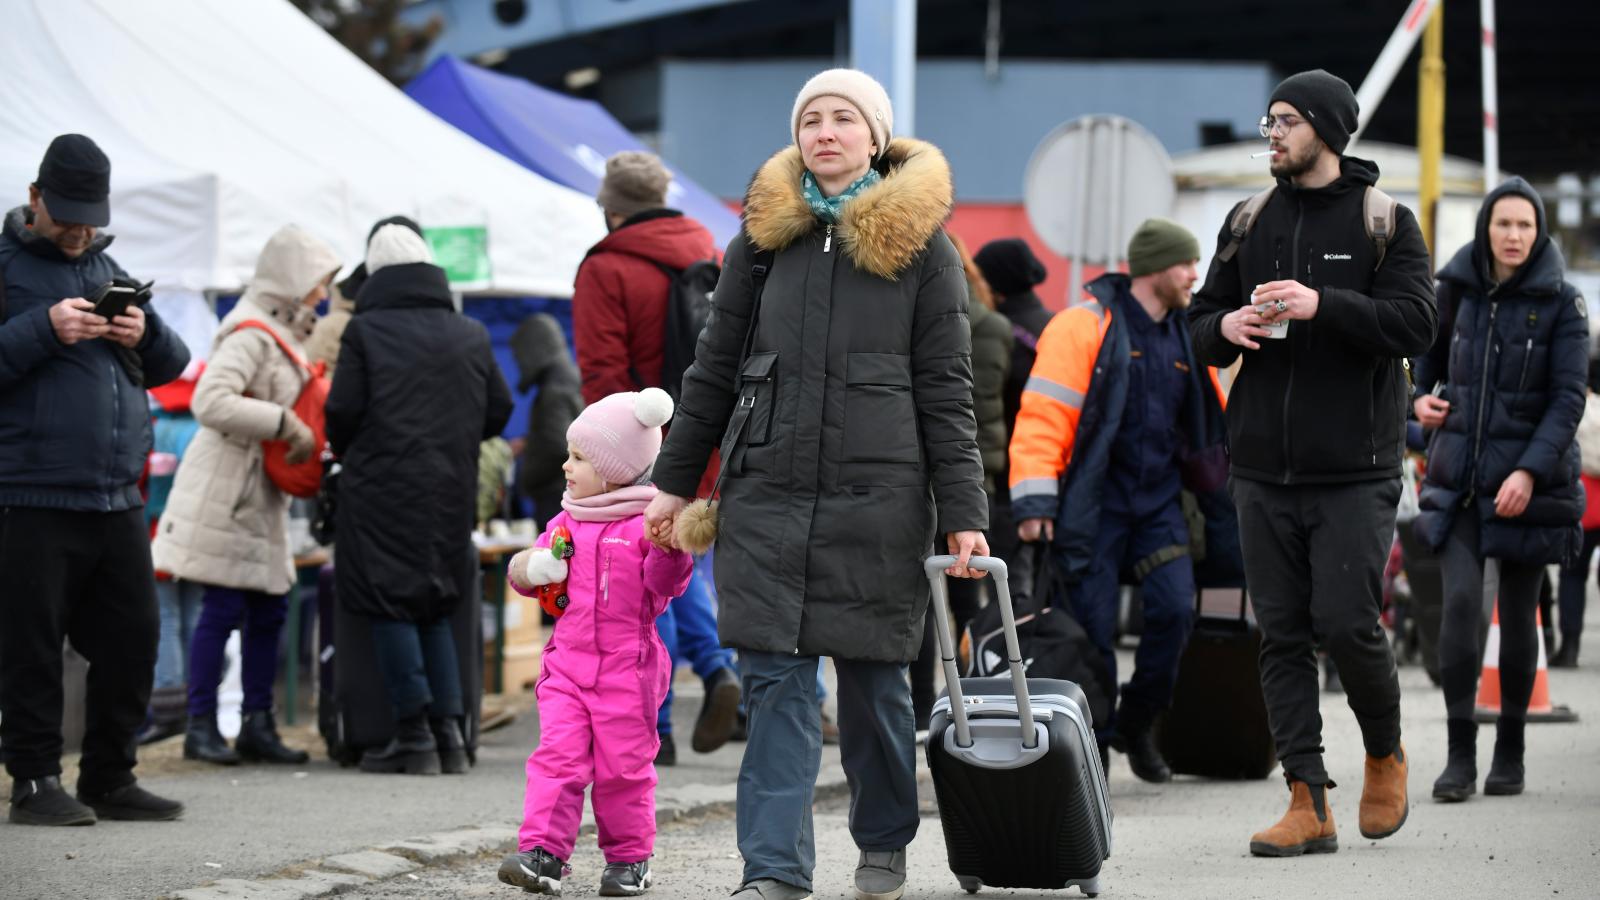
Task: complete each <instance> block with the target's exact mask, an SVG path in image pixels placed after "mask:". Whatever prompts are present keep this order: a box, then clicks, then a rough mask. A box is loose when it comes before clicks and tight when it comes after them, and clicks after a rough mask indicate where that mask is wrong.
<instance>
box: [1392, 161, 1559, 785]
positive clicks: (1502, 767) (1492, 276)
mask: <svg viewBox="0 0 1600 900" xmlns="http://www.w3.org/2000/svg"><path fill="white" fill-rule="evenodd" d="M1564 269H1565V264H1564V261H1563V260H1562V257H1561V250H1560V248H1558V247H1557V246H1556V245H1555V244H1553V243H1551V241H1550V234H1549V230H1548V227H1547V226H1546V223H1545V215H1544V204H1543V203H1542V202H1540V200H1539V195H1538V194H1537V193H1535V192H1534V190H1533V188H1531V187H1530V186H1529V185H1528V183H1527V182H1525V181H1523V180H1522V179H1520V178H1512V179H1510V180H1509V181H1507V182H1505V183H1504V184H1502V185H1501V186H1500V187H1498V188H1496V189H1495V190H1494V191H1493V192H1491V193H1490V194H1489V196H1488V197H1487V198H1486V199H1485V200H1484V202H1483V208H1482V210H1481V211H1480V212H1479V214H1478V228H1477V239H1476V240H1475V241H1473V242H1472V243H1471V244H1468V245H1467V246H1465V247H1463V248H1461V250H1460V251H1459V252H1458V253H1456V255H1455V257H1454V258H1453V259H1451V260H1450V262H1449V264H1447V265H1446V266H1445V267H1444V268H1443V269H1442V270H1441V271H1440V272H1439V289H1438V297H1439V307H1440V309H1441V310H1447V311H1453V312H1454V324H1453V326H1452V327H1450V328H1444V329H1440V331H1439V335H1438V338H1437V339H1436V340H1435V342H1434V345H1433V349H1431V350H1430V351H1429V352H1428V354H1427V355H1426V356H1424V357H1422V358H1420V359H1418V360H1417V366H1416V372H1417V392H1418V395H1419V396H1418V397H1417V399H1416V401H1415V403H1414V408H1415V410H1416V413H1417V418H1418V419H1419V420H1420V421H1421V422H1422V424H1423V426H1425V427H1428V428H1433V429H1435V432H1434V436H1433V439H1432V442H1431V445H1430V447H1429V460H1428V474H1427V478H1426V480H1425V481H1424V482H1423V486H1422V498H1421V502H1422V514H1421V515H1420V516H1419V518H1418V520H1417V523H1416V526H1415V527H1416V528H1417V529H1418V533H1419V534H1420V535H1421V536H1422V539H1423V540H1425V541H1426V542H1428V543H1429V544H1431V545H1432V546H1433V547H1434V548H1435V549H1438V550H1441V551H1442V567H1443V574H1444V588H1445V598H1444V604H1445V605H1444V621H1443V624H1442V626H1441V628H1440V632H1439V668H1440V673H1441V676H1442V680H1443V687H1444V697H1445V711H1446V715H1447V717H1448V718H1447V723H1446V724H1447V727H1448V728H1449V739H1450V754H1449V763H1448V764H1447V765H1446V766H1445V770H1444V772H1443V773H1442V774H1441V775H1440V776H1439V778H1438V780H1437V781H1435V782H1434V785H1433V796H1434V799H1436V800H1441V801H1447V802H1448V801H1460V800H1465V799H1466V798H1467V797H1468V796H1469V795H1471V794H1473V793H1474V792H1476V790H1477V772H1478V770H1477V725H1476V724H1475V723H1474V722H1473V719H1472V714H1473V705H1474V698H1475V696H1476V694H1477V686H1478V685H1477V682H1478V674H1479V666H1480V664H1481V659H1482V651H1483V640H1484V634H1485V629H1486V626H1487V621H1486V614H1485V611H1484V609H1483V583H1484V569H1485V567H1486V564H1488V563H1489V562H1490V561H1491V560H1492V561H1494V562H1496V563H1497V564H1498V568H1499V597H1498V603H1499V615H1500V703H1501V712H1500V719H1499V722H1498V723H1497V727H1496V736H1495V746H1494V762H1493V764H1492V765H1491V767H1490V770H1489V775H1488V777H1487V778H1485V779H1484V784H1483V791H1484V793H1485V794H1519V793H1521V792H1522V788H1523V779H1524V775H1523V747H1524V725H1525V724H1526V721H1527V709H1528V699H1529V696H1530V695H1531V693H1532V691H1533V681H1534V676H1535V670H1536V667H1537V663H1538V656H1539V645H1538V641H1539V632H1538V629H1537V628H1536V627H1535V613H1536V610H1537V608H1538V604H1539V588H1540V584H1541V582H1542V581H1543V578H1544V570H1545V567H1546V566H1547V565H1550V564H1552V563H1560V562H1563V561H1565V560H1567V559H1568V558H1570V557H1572V556H1573V555H1574V554H1576V553H1577V552H1578V548H1579V546H1580V545H1581V542H1582V534H1581V532H1580V530H1579V527H1578V520H1579V518H1580V517H1581V516H1582V513H1583V489H1582V488H1581V487H1580V486H1579V483H1578V475H1579V457H1578V447H1577V444H1576V443H1575V441H1574V437H1575V435H1576V434H1577V430H1578V421H1579V419H1580V418H1582V416H1583V407H1584V389H1585V383H1586V380H1587V376H1588V368H1589V353H1588V348H1589V330H1588V310H1587V307H1586V306H1585V305H1584V301H1583V297H1581V296H1580V295H1579V294H1578V291H1577V289H1576V288H1574V287H1573V286H1572V285H1571V284H1568V283H1567V282H1566V281H1565V280H1564V277H1563V274H1564ZM1436 384H1443V385H1444V393H1443V396H1438V395H1436V394H1435V393H1434V388H1435V385H1436Z"/></svg>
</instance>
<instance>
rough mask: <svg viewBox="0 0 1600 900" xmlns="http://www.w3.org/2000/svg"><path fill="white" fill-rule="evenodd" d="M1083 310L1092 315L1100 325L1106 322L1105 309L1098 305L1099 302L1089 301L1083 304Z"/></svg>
mask: <svg viewBox="0 0 1600 900" xmlns="http://www.w3.org/2000/svg"><path fill="white" fill-rule="evenodd" d="M1083 308H1084V309H1087V310H1088V311H1089V312H1092V313H1094V317H1095V318H1096V319H1098V320H1099V321H1100V322H1101V323H1104V322H1105V320H1106V308H1105V307H1104V306H1101V305H1100V301H1099V300H1090V301H1089V302H1088V303H1085V304H1083Z"/></svg>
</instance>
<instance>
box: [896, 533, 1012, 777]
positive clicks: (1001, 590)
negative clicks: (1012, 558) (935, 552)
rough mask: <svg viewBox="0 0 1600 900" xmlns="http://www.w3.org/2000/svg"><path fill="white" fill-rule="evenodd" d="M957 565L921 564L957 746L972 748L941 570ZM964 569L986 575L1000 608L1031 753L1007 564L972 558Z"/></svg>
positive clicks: (934, 560)
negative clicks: (928, 587)
mask: <svg viewBox="0 0 1600 900" xmlns="http://www.w3.org/2000/svg"><path fill="white" fill-rule="evenodd" d="M955 564H956V557H954V556H930V557H928V560H927V561H926V562H924V563H923V564H922V570H923V571H924V572H926V573H927V575H928V581H929V583H930V584H931V585H932V586H933V613H934V615H933V628H934V631H935V632H936V633H937V634H938V635H939V657H940V659H942V660H944V681H945V685H946V687H947V688H948V690H949V693H950V718H951V719H953V720H954V721H955V726H956V746H958V747H971V746H972V731H971V729H969V728H968V727H967V706H966V700H965V698H963V697H962V696H961V673H960V672H958V671H956V644H955V641H954V640H953V639H952V638H951V636H950V590H949V586H948V585H946V584H945V576H944V570H945V569H948V568H950V567H951V566H953V565H955ZM967 565H968V566H969V567H971V568H974V569H981V570H983V571H985V572H988V573H989V580H991V581H993V582H994V585H995V593H996V594H997V596H998V598H999V599H998V602H999V604H1000V622H1001V625H1002V627H1003V629H1004V631H1005V636H1006V657H1007V658H1008V659H1009V660H1010V664H1011V684H1012V687H1013V688H1014V689H1015V691H1016V694H1017V720H1018V722H1019V724H1020V726H1021V731H1022V746H1024V747H1027V748H1028V749H1030V750H1031V749H1033V748H1034V746H1036V745H1037V744H1038V742H1039V736H1038V734H1036V733H1035V731H1034V727H1033V705H1032V703H1030V702H1029V699H1028V673H1027V671H1026V670H1025V669H1023V668H1022V649H1021V647H1020V645H1019V644H1018V643H1017V619H1016V614H1015V613H1014V612H1013V611H1012V609H1011V589H1010V587H1009V585H1007V584H1006V562H1005V560H1003V559H999V558H996V557H993V556H974V557H972V558H971V559H969V560H967Z"/></svg>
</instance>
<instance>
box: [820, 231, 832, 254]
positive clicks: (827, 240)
mask: <svg viewBox="0 0 1600 900" xmlns="http://www.w3.org/2000/svg"><path fill="white" fill-rule="evenodd" d="M832 249H833V226H832V225H829V226H828V233H827V234H825V235H823V236H822V252H823V253H827V252H828V251H829V250H832Z"/></svg>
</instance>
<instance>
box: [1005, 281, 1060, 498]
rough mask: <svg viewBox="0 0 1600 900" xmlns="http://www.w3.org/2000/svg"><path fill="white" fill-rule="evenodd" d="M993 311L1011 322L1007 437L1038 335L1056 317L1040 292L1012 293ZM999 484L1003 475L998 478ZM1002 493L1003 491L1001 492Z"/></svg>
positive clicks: (1018, 405) (1025, 383) (1007, 391)
mask: <svg viewBox="0 0 1600 900" xmlns="http://www.w3.org/2000/svg"><path fill="white" fill-rule="evenodd" d="M995 312H998V313H1000V314H1001V315H1002V316H1005V317H1006V319H1007V321H1009V322H1010V323H1011V336H1012V338H1013V343H1012V345H1011V372H1010V374H1008V375H1007V376H1006V392H1005V414H1006V439H1007V440H1008V441H1009V440H1010V438H1011V432H1012V429H1014V428H1015V427H1016V425H1017V411H1018V410H1020V409H1022V389H1023V388H1025V387H1027V385H1028V373H1029V372H1031V371H1033V360H1034V358H1035V357H1036V356H1037V355H1038V352H1037V348H1038V346H1039V335H1041V334H1044V328H1045V326H1046V325H1049V324H1050V320H1051V319H1053V318H1055V313H1053V312H1051V311H1050V310H1048V309H1045V307H1044V303H1043V301H1041V300H1040V299H1039V295H1038V294H1035V293H1034V292H1033V291H1029V292H1027V293H1026V294H1013V295H1011V296H1010V297H1007V298H1005V299H1004V300H1001V301H1000V302H999V303H996V304H995ZM1000 482H1001V484H1004V483H1005V477H1004V476H1003V475H1002V476H1001V478H1000ZM1002 493H1004V492H1002Z"/></svg>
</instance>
